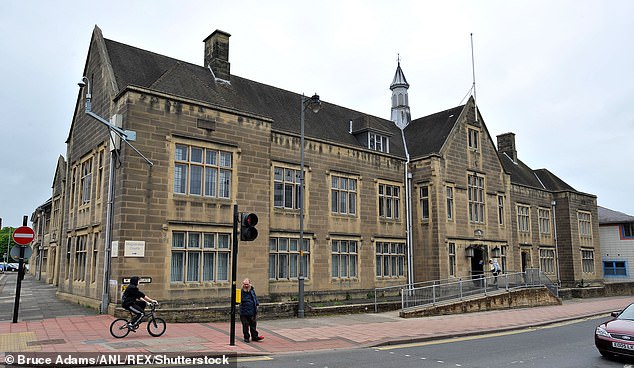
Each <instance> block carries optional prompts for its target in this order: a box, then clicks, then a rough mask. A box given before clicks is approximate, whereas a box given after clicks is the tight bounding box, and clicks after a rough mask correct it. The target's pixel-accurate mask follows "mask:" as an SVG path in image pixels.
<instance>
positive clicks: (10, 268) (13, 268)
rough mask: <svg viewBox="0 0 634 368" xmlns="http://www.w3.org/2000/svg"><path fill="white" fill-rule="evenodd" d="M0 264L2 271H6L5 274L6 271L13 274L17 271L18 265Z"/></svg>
mask: <svg viewBox="0 0 634 368" xmlns="http://www.w3.org/2000/svg"><path fill="white" fill-rule="evenodd" d="M0 263H2V266H1V267H2V269H3V270H4V271H7V272H8V271H13V272H15V271H17V270H18V264H17V263H5V262H0Z"/></svg>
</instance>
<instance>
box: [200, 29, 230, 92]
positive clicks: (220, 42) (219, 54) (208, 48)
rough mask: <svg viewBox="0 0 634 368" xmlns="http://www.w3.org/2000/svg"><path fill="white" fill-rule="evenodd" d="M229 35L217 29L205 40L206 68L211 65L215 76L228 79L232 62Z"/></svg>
mask: <svg viewBox="0 0 634 368" xmlns="http://www.w3.org/2000/svg"><path fill="white" fill-rule="evenodd" d="M229 37H231V35H230V34H229V33H227V32H223V31H221V30H218V29H217V30H215V31H214V33H212V34H210V35H209V36H208V37H207V38H205V40H204V41H203V42H204V43H205V68H207V67H211V71H213V73H214V76H215V77H216V78H218V79H223V80H226V81H228V80H229V75H230V73H229V72H230V69H231V64H230V63H229Z"/></svg>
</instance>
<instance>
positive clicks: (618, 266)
mask: <svg viewBox="0 0 634 368" xmlns="http://www.w3.org/2000/svg"><path fill="white" fill-rule="evenodd" d="M603 275H605V276H606V277H610V276H616V277H618V276H627V262H625V261H603Z"/></svg>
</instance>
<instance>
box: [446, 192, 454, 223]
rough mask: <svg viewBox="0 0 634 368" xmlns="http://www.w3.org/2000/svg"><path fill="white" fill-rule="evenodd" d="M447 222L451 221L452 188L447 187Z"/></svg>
mask: <svg viewBox="0 0 634 368" xmlns="http://www.w3.org/2000/svg"><path fill="white" fill-rule="evenodd" d="M447 220H449V221H451V220H453V187H450V186H447Z"/></svg>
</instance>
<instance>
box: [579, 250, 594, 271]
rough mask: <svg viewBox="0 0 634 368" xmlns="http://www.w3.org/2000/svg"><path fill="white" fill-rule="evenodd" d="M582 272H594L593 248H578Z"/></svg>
mask: <svg viewBox="0 0 634 368" xmlns="http://www.w3.org/2000/svg"><path fill="white" fill-rule="evenodd" d="M580 252H581V271H582V273H591V274H594V272H595V270H594V253H595V252H594V249H584V248H581V249H580Z"/></svg>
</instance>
